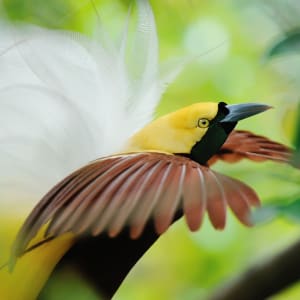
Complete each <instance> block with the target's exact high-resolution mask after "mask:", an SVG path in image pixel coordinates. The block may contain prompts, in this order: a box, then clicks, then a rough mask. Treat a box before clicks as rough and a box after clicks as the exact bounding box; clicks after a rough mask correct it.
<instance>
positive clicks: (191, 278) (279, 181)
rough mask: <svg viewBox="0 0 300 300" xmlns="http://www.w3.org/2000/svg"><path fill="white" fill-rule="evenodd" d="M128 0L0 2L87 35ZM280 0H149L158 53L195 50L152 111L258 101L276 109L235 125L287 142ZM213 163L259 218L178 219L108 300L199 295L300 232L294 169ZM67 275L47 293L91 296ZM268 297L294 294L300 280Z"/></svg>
mask: <svg viewBox="0 0 300 300" xmlns="http://www.w3.org/2000/svg"><path fill="white" fill-rule="evenodd" d="M130 2H131V1H117V0H103V1H100V0H99V1H96V0H94V2H92V1H90V0H47V1H45V0H3V3H2V6H1V13H2V16H3V18H4V17H8V18H10V19H13V20H18V21H26V22H32V23H36V24H39V25H42V26H47V27H51V28H64V29H70V30H76V31H80V32H83V33H86V34H90V33H91V32H92V30H93V28H94V26H96V24H97V18H98V14H99V15H100V18H101V20H102V21H103V23H104V24H105V26H106V27H107V28H108V30H109V31H110V32H111V34H112V35H116V34H117V32H118V29H119V28H120V26H122V24H123V21H124V18H125V17H126V15H127V12H128V7H129V6H130ZM286 2H287V3H286ZM286 2H285V6H282V3H280V1H275V0H274V1H268V4H265V2H262V1H255V0H254V1H241V0H223V1H219V0H210V1H205V0H201V1H196V0H178V1H171V0H165V1H160V0H153V1H151V4H152V6H153V9H154V13H155V17H156V21H157V28H158V34H159V40H160V55H161V59H162V60H165V59H170V58H176V57H192V56H193V57H195V60H194V61H193V63H191V64H189V65H188V66H187V67H186V68H185V70H184V71H183V72H182V74H181V75H180V76H179V77H178V78H177V80H176V81H175V82H174V83H173V84H172V85H171V86H170V87H169V88H168V90H167V92H166V93H165V95H164V97H163V99H162V102H161V105H160V106H159V108H158V111H157V114H158V115H160V114H163V113H165V112H168V111H171V110H175V109H177V108H178V107H181V106H184V105H187V104H190V103H193V102H196V101H221V100H222V101H225V102H228V103H239V102H244V101H245V102H255V101H257V102H262V103H266V104H270V105H272V106H274V108H275V109H273V110H271V111H268V112H266V113H265V114H263V115H260V116H257V117H255V118H250V119H249V120H245V121H243V122H242V123H241V124H240V125H239V128H244V129H249V130H252V131H254V132H255V133H258V134H261V135H265V136H268V137H270V138H272V139H275V140H277V141H281V142H284V143H286V144H289V145H292V143H293V141H294V140H293V137H294V135H295V132H296V129H295V128H296V123H297V122H296V119H297V117H296V112H297V107H298V101H299V84H298V83H299V78H300V77H299V73H300V60H299V57H298V54H297V53H298V52H299V49H297V47H299V40H300V38H299V37H298V38H297V37H294V36H293V38H292V39H288V40H287V39H286V37H287V35H285V34H286V33H287V32H290V31H291V30H296V31H295V32H297V26H299V27H300V21H298V19H299V20H300V18H297V17H298V16H299V15H300V12H299V10H300V4H297V0H295V1H286ZM93 3H94V4H93ZM262 3H264V4H262ZM289 11H290V13H289ZM291 12H292V13H291ZM297 22H299V23H298V24H297ZM298 35H299V34H298ZM283 54H284V55H283ZM299 140H300V139H298V143H299ZM296 146H298V148H299V145H296ZM216 169H218V170H220V171H222V172H224V173H225V174H229V175H231V176H233V177H236V178H239V179H240V180H242V181H245V182H247V183H248V184H249V185H251V186H252V187H254V188H255V190H256V191H257V192H258V194H259V195H260V197H261V199H262V202H263V204H264V205H265V208H263V209H262V210H261V211H259V212H257V213H256V214H255V220H257V221H259V224H258V225H257V226H256V227H254V228H251V229H249V228H244V227H243V226H242V225H240V224H239V223H238V222H237V221H236V220H235V219H234V218H233V217H232V216H231V215H229V217H228V225H227V228H226V230H225V231H224V232H216V231H214V230H213V229H212V228H211V226H210V225H208V222H205V223H204V225H203V227H202V229H201V230H200V231H199V232H196V233H190V232H189V231H188V230H187V227H186V226H185V224H184V221H179V222H178V223H176V224H175V225H174V226H173V227H172V228H171V229H170V230H169V231H168V232H167V234H165V235H164V236H163V237H162V238H161V239H160V240H159V242H158V243H156V244H155V245H154V247H152V249H151V250H150V251H149V252H148V253H147V254H146V255H145V257H144V258H143V259H142V260H141V261H140V262H139V263H138V265H137V266H136V268H135V269H134V270H133V271H132V272H131V273H130V275H129V276H128V278H127V280H126V281H125V282H124V284H123V285H122V287H121V288H120V290H119V292H118V293H117V294H116V296H115V299H120V300H127V299H128V300H131V299H143V300H152V299H185V300H192V299H199V298H200V299H201V297H203V298H204V297H205V296H207V295H209V293H210V292H211V291H213V290H215V289H216V287H218V286H219V285H221V284H222V283H224V282H226V280H228V279H230V278H231V277H233V276H236V275H237V274H238V273H239V272H241V271H242V270H244V269H245V268H246V267H247V266H248V265H250V264H252V263H254V262H256V263H259V262H260V261H264V260H265V259H266V258H268V257H270V256H271V255H273V254H275V253H276V252H278V251H279V250H280V249H283V248H285V247H286V246H287V245H289V244H290V243H291V242H292V241H293V240H295V239H296V238H297V237H298V236H299V224H298V223H299V220H300V208H299V207H300V204H298V201H297V200H298V199H300V197H299V196H300V192H299V191H300V188H299V183H300V180H299V172H298V171H296V170H294V169H293V168H292V167H289V166H283V165H276V164H274V163H263V164H255V163H251V162H241V163H239V164H237V165H226V164H219V165H218V166H216ZM99 267H100V268H101V266H99ZM65 277H66V278H62V279H61V280H59V281H58V282H57V285H56V287H55V289H53V290H51V291H49V294H48V295H47V297H45V300H50V299H51V300H54V299H55V300H59V299H72V300H79V299H85V300H93V299H97V296H96V294H95V293H94V292H93V291H92V290H91V288H90V287H89V286H88V285H87V284H86V283H85V282H84V280H83V279H80V278H76V277H73V276H71V275H70V274H65ZM66 282H67V283H66ZM273 299H277V300H279V299H284V300H289V299H291V300H294V299H300V285H295V286H293V287H291V288H290V289H289V290H287V291H284V292H283V293H282V294H280V295H277V296H276V297H274V298H273Z"/></svg>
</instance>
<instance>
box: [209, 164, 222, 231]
mask: <svg viewBox="0 0 300 300" xmlns="http://www.w3.org/2000/svg"><path fill="white" fill-rule="evenodd" d="M216 174H217V173H215V172H213V171H211V170H210V169H207V171H206V172H205V181H206V184H207V190H208V191H209V193H208V195H207V212H208V216H209V219H210V221H211V223H212V225H213V226H214V228H215V229H224V227H225V224H226V204H227V199H226V195H225V192H224V187H223V186H222V184H221V183H220V180H219V179H218V176H217V175H216Z"/></svg>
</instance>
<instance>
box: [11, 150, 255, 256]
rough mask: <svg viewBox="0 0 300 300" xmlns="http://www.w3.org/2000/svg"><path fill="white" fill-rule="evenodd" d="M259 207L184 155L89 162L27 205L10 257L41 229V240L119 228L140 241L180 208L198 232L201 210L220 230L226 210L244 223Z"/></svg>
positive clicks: (234, 184) (250, 195) (242, 188)
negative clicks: (149, 225)
mask: <svg viewBox="0 0 300 300" xmlns="http://www.w3.org/2000/svg"><path fill="white" fill-rule="evenodd" d="M258 204H259V200H258V197H257V195H256V194H255V192H254V191H253V190H252V189H251V188H250V187H248V186H247V185H245V184H243V183H241V182H240V181H237V180H235V179H232V178H229V177H227V176H224V175H221V174H218V173H217V172H214V171H212V170H210V169H209V168H208V167H206V166H202V165H199V164H198V163H196V162H194V161H192V160H190V159H189V158H186V157H182V156H177V155H168V154H162V153H132V154H124V155H117V156H111V157H107V158H103V159H100V160H97V161H94V162H92V163H91V164H89V165H87V166H85V167H83V168H81V169H79V170H77V171H76V172H74V173H73V174H71V175H70V176H69V177H67V178H66V179H64V180H63V181H61V182H60V183H59V184H58V185H56V186H55V187H54V188H53V189H52V190H51V191H50V192H49V193H48V194H47V195H46V196H45V197H44V198H43V199H42V200H41V201H40V202H39V204H38V205H37V206H36V207H35V208H34V209H33V211H32V212H31V214H30V215H29V217H28V218H27V220H26V221H25V223H24V225H23V227H22V228H21V230H20V233H19V235H18V239H17V242H16V247H15V255H16V256H19V255H21V254H22V253H23V252H24V251H25V250H26V249H27V247H28V244H29V242H30V241H31V240H32V238H33V237H34V236H35V235H36V234H37V232H38V231H39V230H40V229H41V227H42V226H44V225H46V224H47V230H46V233H45V238H46V239H47V238H51V237H55V236H57V235H61V234H63V233H66V232H73V233H74V234H75V235H77V236H80V235H81V234H90V235H94V236H96V235H99V234H101V233H103V232H107V233H108V234H109V235H110V236H111V237H114V236H116V235H118V234H119V233H120V232H121V231H122V230H123V229H124V227H125V226H128V227H129V228H130V235H131V238H138V237H139V236H140V235H141V234H142V233H143V230H144V227H145V226H146V224H147V223H148V222H149V221H150V219H151V220H153V222H154V225H155V228H156V231H157V233H158V234H161V233H163V232H164V231H165V230H167V229H168V227H169V226H170V225H171V223H172V222H173V221H174V218H175V215H176V214H177V213H178V212H182V213H183V215H184V216H185V219H186V221H187V224H188V226H189V228H190V229H191V230H197V229H198V228H199V227H200V225H201V222H202V219H203V215H204V213H205V211H208V215H209V218H210V220H211V223H212V224H213V226H214V227H215V228H217V229H223V228H224V226H225V222H226V207H227V206H230V207H231V209H232V211H233V212H234V213H235V215H236V216H237V218H238V219H239V220H240V221H241V222H242V223H244V224H246V225H249V224H250V222H249V220H248V219H247V218H248V215H249V211H250V209H251V206H255V205H258Z"/></svg>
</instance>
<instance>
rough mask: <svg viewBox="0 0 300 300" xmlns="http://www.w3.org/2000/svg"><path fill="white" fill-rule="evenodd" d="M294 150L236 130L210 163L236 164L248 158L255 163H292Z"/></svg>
mask: <svg viewBox="0 0 300 300" xmlns="http://www.w3.org/2000/svg"><path fill="white" fill-rule="evenodd" d="M291 156H292V150H291V149H290V148H289V147H287V146H285V145H283V144H280V143H277V142H274V141H271V140H269V139H268V138H266V137H263V136H260V135H255V134H253V133H251V132H249V131H243V130H234V131H233V132H232V133H231V134H230V135H229V137H228V139H227V140H226V142H225V143H224V145H223V146H222V148H221V149H220V151H219V152H218V153H217V154H216V155H214V156H213V157H212V158H211V159H210V160H209V162H208V164H209V165H212V164H213V163H215V162H216V161H217V160H219V159H220V160H224V161H226V162H230V163H234V162H238V161H240V160H241V159H244V158H247V159H250V160H253V161H257V162H260V161H266V160H273V161H277V162H284V163H290V162H291Z"/></svg>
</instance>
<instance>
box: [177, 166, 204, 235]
mask: <svg viewBox="0 0 300 300" xmlns="http://www.w3.org/2000/svg"><path fill="white" fill-rule="evenodd" d="M206 203H207V189H206V185H205V178H204V175H203V170H201V169H200V168H187V171H186V176H185V181H184V185H183V210H184V214H185V219H186V222H187V224H188V227H189V228H190V230H192V231H196V230H198V229H199V227H200V226H201V223H202V219H203V215H204V212H205V210H206Z"/></svg>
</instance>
